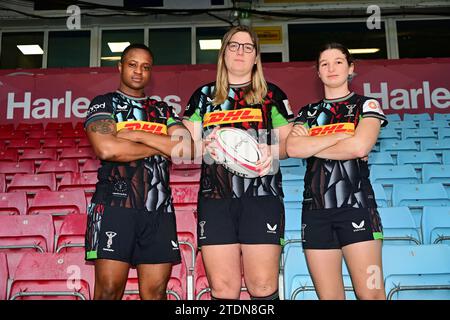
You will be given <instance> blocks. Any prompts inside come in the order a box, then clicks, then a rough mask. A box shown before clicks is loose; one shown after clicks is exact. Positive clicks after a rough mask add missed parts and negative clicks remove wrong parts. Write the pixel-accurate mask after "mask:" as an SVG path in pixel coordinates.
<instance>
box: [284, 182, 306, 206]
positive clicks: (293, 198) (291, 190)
mask: <svg viewBox="0 0 450 320" xmlns="http://www.w3.org/2000/svg"><path fill="white" fill-rule="evenodd" d="M303 190H304V183H303V181H299V182H298V183H297V184H294V185H285V186H284V187H283V193H284V206H285V208H286V209H299V208H301V207H302V202H303Z"/></svg>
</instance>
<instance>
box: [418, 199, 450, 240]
mask: <svg viewBox="0 0 450 320" xmlns="http://www.w3.org/2000/svg"><path fill="white" fill-rule="evenodd" d="M422 237H423V242H424V243H425V244H437V243H443V244H450V207H424V208H423V214H422Z"/></svg>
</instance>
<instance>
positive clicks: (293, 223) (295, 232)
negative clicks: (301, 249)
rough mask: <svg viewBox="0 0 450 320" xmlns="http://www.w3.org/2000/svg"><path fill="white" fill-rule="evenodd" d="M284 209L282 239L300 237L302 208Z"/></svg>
mask: <svg viewBox="0 0 450 320" xmlns="http://www.w3.org/2000/svg"><path fill="white" fill-rule="evenodd" d="M285 211H286V212H285V230H284V239H285V240H294V239H297V240H299V239H301V237H302V235H301V225H302V222H301V220H302V209H301V208H300V209H293V208H287V209H285Z"/></svg>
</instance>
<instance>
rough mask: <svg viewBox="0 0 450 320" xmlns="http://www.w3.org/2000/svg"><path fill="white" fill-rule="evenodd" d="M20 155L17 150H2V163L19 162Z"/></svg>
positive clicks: (0, 157)
mask: <svg viewBox="0 0 450 320" xmlns="http://www.w3.org/2000/svg"><path fill="white" fill-rule="evenodd" d="M18 157H19V154H18V153H17V150H16V149H2V150H0V162H3V161H17V159H18Z"/></svg>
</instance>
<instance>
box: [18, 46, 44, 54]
mask: <svg viewBox="0 0 450 320" xmlns="http://www.w3.org/2000/svg"><path fill="white" fill-rule="evenodd" d="M17 48H19V50H20V52H22V53H23V54H24V55H32V54H44V50H42V48H41V47H40V46H39V45H38V44H18V45H17Z"/></svg>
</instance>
